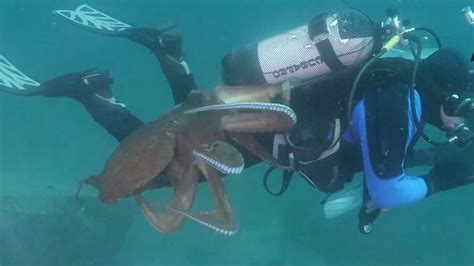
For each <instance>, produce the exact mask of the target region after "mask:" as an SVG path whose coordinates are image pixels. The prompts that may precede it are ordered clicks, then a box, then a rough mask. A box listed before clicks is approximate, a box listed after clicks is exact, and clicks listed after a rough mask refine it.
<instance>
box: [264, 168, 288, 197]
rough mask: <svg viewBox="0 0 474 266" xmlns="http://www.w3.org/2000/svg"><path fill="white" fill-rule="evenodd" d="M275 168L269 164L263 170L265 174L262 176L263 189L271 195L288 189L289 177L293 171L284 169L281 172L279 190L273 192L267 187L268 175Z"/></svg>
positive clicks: (276, 194)
mask: <svg viewBox="0 0 474 266" xmlns="http://www.w3.org/2000/svg"><path fill="white" fill-rule="evenodd" d="M273 170H275V167H273V166H271V167H270V168H268V170H267V171H266V172H265V175H264V176H263V187H264V188H265V190H266V191H267V192H268V194H270V195H272V196H281V195H282V194H283V193H285V191H286V190H287V189H288V186H289V185H290V182H291V179H292V177H293V174H294V171H293V170H288V169H284V170H283V173H282V180H281V187H280V191H278V192H273V191H271V190H270V189H269V188H268V178H269V177H270V174H271V173H272V172H273Z"/></svg>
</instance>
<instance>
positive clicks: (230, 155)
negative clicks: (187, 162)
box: [193, 141, 244, 175]
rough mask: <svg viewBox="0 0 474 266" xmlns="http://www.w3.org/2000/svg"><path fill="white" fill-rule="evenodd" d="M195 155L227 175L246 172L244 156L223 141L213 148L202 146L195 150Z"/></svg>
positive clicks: (215, 144)
mask: <svg viewBox="0 0 474 266" xmlns="http://www.w3.org/2000/svg"><path fill="white" fill-rule="evenodd" d="M193 155H194V157H195V158H197V159H200V160H202V161H204V162H205V163H207V164H208V165H209V166H212V167H213V168H214V169H216V170H217V171H219V172H220V173H222V174H225V175H229V174H240V173H241V172H242V171H243V170H244V157H243V156H242V154H240V152H239V151H238V150H237V149H236V148H235V147H234V146H232V145H230V144H228V143H226V142H223V141H216V142H214V143H213V144H212V145H211V146H209V145H202V146H200V147H198V148H196V149H194V150H193Z"/></svg>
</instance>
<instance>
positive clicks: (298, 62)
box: [222, 10, 377, 86]
mask: <svg viewBox="0 0 474 266" xmlns="http://www.w3.org/2000/svg"><path fill="white" fill-rule="evenodd" d="M376 34H377V31H376V25H375V24H374V23H373V22H372V21H371V20H370V19H369V18H368V17H366V16H365V15H363V14H361V13H360V12H357V11H354V10H348V11H341V12H337V13H334V14H330V15H321V16H318V17H316V18H314V19H313V20H311V21H310V23H308V24H307V25H303V26H301V27H298V28H295V29H293V30H290V31H288V32H286V33H283V34H280V35H277V36H273V37H271V38H268V39H265V40H263V41H260V42H258V43H254V44H249V45H246V46H244V47H241V48H238V49H234V50H233V51H232V52H231V53H230V54H228V55H226V56H225V57H224V58H223V59H222V78H223V81H224V83H225V84H227V85H232V86H237V85H261V84H267V83H279V82H282V81H285V80H287V79H289V78H297V79H300V80H307V79H312V78H316V77H320V76H323V75H326V74H329V73H331V72H335V71H337V70H339V69H342V68H344V67H347V66H352V65H356V64H359V63H361V62H363V61H365V60H366V59H367V58H369V57H370V55H371V54H372V53H373V50H374V48H375V47H376Z"/></svg>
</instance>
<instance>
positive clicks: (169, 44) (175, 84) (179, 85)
mask: <svg viewBox="0 0 474 266" xmlns="http://www.w3.org/2000/svg"><path fill="white" fill-rule="evenodd" d="M123 35H124V36H125V37H127V38H128V39H129V40H131V41H133V42H136V43H139V44H141V45H143V46H145V47H146V48H148V49H150V51H151V52H152V53H153V54H154V55H155V56H156V58H157V59H158V61H159V62H160V66H161V71H162V72H163V74H165V76H166V79H167V80H168V83H169V85H170V88H171V92H172V93H173V98H174V102H175V104H179V103H181V102H183V101H184V99H185V98H186V95H188V93H189V92H190V91H191V90H197V89H198V88H197V86H196V83H195V81H194V77H193V75H192V73H191V70H190V68H189V65H188V63H187V62H186V60H185V59H184V55H183V51H182V43H183V36H182V34H181V33H180V32H178V31H176V30H174V29H173V30H168V31H166V32H163V31H161V30H159V29H157V28H128V29H126V30H125V33H124V34H123Z"/></svg>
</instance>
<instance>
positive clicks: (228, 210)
mask: <svg viewBox="0 0 474 266" xmlns="http://www.w3.org/2000/svg"><path fill="white" fill-rule="evenodd" d="M224 144H225V145H224ZM221 145H224V147H225V149H228V150H229V152H233V151H234V149H235V148H233V147H232V146H231V145H230V144H227V143H222V144H221ZM211 147H212V146H211ZM219 150H222V148H221V149H219ZM235 152H237V153H238V151H237V150H235ZM216 154H219V153H216ZM238 154H239V156H241V155H240V153H238ZM221 155H223V154H221ZM196 157H197V158H199V159H198V160H197V161H196V165H197V166H198V168H199V169H200V170H201V172H202V173H203V175H204V176H205V177H206V179H207V182H208V184H209V187H210V188H211V191H212V192H213V196H214V206H215V209H214V210H212V211H209V212H201V213H193V212H190V211H186V210H182V209H177V208H170V210H172V211H174V212H176V213H178V214H181V215H184V216H186V217H187V218H189V219H191V220H193V221H196V222H198V223H199V224H202V225H204V226H206V227H209V228H211V229H213V230H214V231H216V232H218V233H221V234H225V235H234V234H235V233H236V232H237V230H238V222H237V220H236V217H235V214H234V210H233V208H232V206H231V204H230V201H229V199H228V197H227V193H226V191H225V188H224V184H223V183H222V182H221V180H220V178H219V176H218V174H217V171H216V169H214V168H213V167H214V165H213V163H211V164H210V163H209V162H210V161H211V160H215V159H213V158H212V157H210V156H204V157H203V156H196ZM222 157H224V158H225V157H226V156H225V155H224V156H222ZM218 163H219V164H223V163H222V161H221V162H218ZM206 164H208V165H206ZM209 164H210V165H209ZM242 168H243V158H242ZM218 169H219V168H218ZM220 169H222V167H220Z"/></svg>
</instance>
